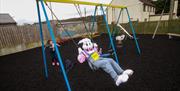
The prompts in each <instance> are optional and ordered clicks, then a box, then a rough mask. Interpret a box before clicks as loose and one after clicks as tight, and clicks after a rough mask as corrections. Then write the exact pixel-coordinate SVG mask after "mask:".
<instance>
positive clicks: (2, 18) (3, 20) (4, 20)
mask: <svg viewBox="0 0 180 91" xmlns="http://www.w3.org/2000/svg"><path fill="white" fill-rule="evenodd" d="M0 24H16V21H15V20H14V19H13V18H12V17H11V16H10V15H9V14H0Z"/></svg>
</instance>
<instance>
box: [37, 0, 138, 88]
mask: <svg viewBox="0 0 180 91" xmlns="http://www.w3.org/2000/svg"><path fill="white" fill-rule="evenodd" d="M36 2H37V11H38V20H39V30H40V39H41V43H42V54H43V62H44V71H45V77H46V78H48V67H47V62H46V55H45V50H44V42H43V41H44V38H43V32H42V31H43V29H42V23H41V14H40V7H39V2H40V3H41V6H42V9H43V12H44V16H45V18H46V23H47V27H48V31H49V33H50V36H51V38H52V41H53V43H54V44H56V39H55V35H54V33H53V28H52V27H51V25H50V21H49V19H48V15H47V12H46V9H45V5H44V3H43V2H44V0H36ZM98 6H100V8H101V11H102V13H103V18H104V22H105V24H106V28H107V31H108V35H109V39H110V42H111V46H112V48H113V51H114V56H115V59H116V62H117V63H119V61H118V56H117V53H116V49H115V45H114V42H113V39H112V36H111V32H110V28H109V26H108V22H107V17H106V15H105V11H104V9H103V5H97V6H96V7H95V12H94V17H93V26H92V30H93V28H94V22H95V16H96V11H97V7H98ZM126 11H127V14H128V19H129V22H130V26H131V29H132V31H133V36H134V40H135V42H136V46H137V49H138V52H139V54H140V48H139V44H138V41H137V39H136V35H135V31H134V28H133V26H132V22H131V21H130V16H129V12H128V10H127V8H126ZM55 52H56V54H57V58H58V61H59V63H60V66H59V69H60V70H59V71H60V73H61V70H62V73H63V77H64V80H65V82H66V87H67V89H68V91H71V87H70V84H69V80H68V76H67V74H66V71H65V68H64V65H63V62H62V58H61V53H60V52H59V49H58V47H57V45H55Z"/></svg>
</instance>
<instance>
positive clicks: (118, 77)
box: [77, 38, 133, 86]
mask: <svg viewBox="0 0 180 91" xmlns="http://www.w3.org/2000/svg"><path fill="white" fill-rule="evenodd" d="M78 44H82V48H78V52H79V54H78V58H77V59H78V61H79V62H80V63H83V62H85V61H86V60H87V62H88V64H89V66H90V68H91V69H95V70H96V69H99V68H101V69H103V70H104V71H105V72H106V73H108V74H109V75H110V76H111V77H112V78H113V79H114V81H115V84H116V86H119V85H120V84H121V83H125V82H127V81H128V79H129V76H130V75H132V74H133V71H132V70H131V69H127V70H123V69H122V68H121V67H120V66H119V65H118V64H117V63H116V62H115V61H114V60H113V59H112V58H103V57H101V56H100V55H101V49H100V51H98V45H97V44H96V43H92V42H91V40H90V39H88V38H84V39H82V40H80V41H79V43H78Z"/></svg>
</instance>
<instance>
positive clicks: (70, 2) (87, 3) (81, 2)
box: [44, 0, 127, 8]
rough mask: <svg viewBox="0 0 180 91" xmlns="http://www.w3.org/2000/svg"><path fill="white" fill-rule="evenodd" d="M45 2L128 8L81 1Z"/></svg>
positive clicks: (54, 0)
mask: <svg viewBox="0 0 180 91" xmlns="http://www.w3.org/2000/svg"><path fill="white" fill-rule="evenodd" d="M44 1H45V2H56V3H66V4H81V5H90V6H105V7H112V8H127V7H126V6H122V5H112V4H104V3H95V2H86V1H79V0H44Z"/></svg>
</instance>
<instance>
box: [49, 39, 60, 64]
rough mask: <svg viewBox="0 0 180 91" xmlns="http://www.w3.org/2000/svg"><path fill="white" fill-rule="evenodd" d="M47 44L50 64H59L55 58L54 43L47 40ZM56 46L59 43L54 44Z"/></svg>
mask: <svg viewBox="0 0 180 91" xmlns="http://www.w3.org/2000/svg"><path fill="white" fill-rule="evenodd" d="M47 44H48V46H49V48H50V55H51V60H52V65H53V66H55V65H57V66H59V62H58V59H57V55H56V51H55V46H54V43H53V41H52V40H48V41H47ZM56 45H57V46H58V47H60V45H59V44H56Z"/></svg>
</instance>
